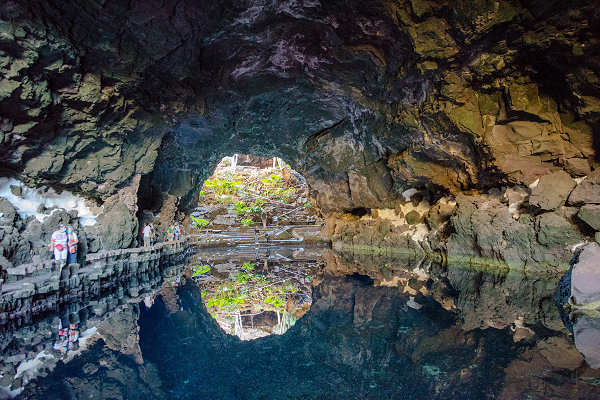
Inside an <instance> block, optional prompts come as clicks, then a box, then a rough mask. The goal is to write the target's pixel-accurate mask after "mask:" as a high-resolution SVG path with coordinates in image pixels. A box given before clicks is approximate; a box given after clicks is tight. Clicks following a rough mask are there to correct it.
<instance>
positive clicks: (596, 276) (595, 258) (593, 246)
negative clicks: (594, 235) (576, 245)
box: [571, 243, 600, 305]
mask: <svg viewBox="0 0 600 400" xmlns="http://www.w3.org/2000/svg"><path fill="white" fill-rule="evenodd" d="M571 297H572V298H573V301H574V302H575V304H577V305H581V304H588V303H593V302H597V301H600V245H599V244H598V243H588V244H586V245H585V246H584V247H583V248H582V249H581V250H580V252H579V254H578V257H576V259H575V263H574V264H573V270H572V272H571Z"/></svg>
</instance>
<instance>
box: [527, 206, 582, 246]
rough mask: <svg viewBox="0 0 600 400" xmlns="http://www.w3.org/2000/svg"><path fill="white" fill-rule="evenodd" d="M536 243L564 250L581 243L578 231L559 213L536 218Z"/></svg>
mask: <svg viewBox="0 0 600 400" xmlns="http://www.w3.org/2000/svg"><path fill="white" fill-rule="evenodd" d="M537 231H538V242H539V243H540V244H542V245H544V246H547V247H559V248H566V247H568V246H573V245H574V244H577V243H579V242H582V241H583V237H582V236H581V233H579V230H577V228H576V227H575V225H573V224H572V223H571V222H569V220H568V219H566V218H565V217H564V216H563V215H561V214H560V213H559V212H551V213H545V214H542V215H540V216H538V217H537Z"/></svg>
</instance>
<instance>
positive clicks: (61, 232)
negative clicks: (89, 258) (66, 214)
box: [50, 224, 67, 263]
mask: <svg viewBox="0 0 600 400" xmlns="http://www.w3.org/2000/svg"><path fill="white" fill-rule="evenodd" d="M50 251H54V259H55V260H57V261H61V262H62V263H66V262H67V228H66V227H65V226H64V225H63V224H60V225H59V226H58V230H56V231H54V232H53V233H52V238H51V239H50Z"/></svg>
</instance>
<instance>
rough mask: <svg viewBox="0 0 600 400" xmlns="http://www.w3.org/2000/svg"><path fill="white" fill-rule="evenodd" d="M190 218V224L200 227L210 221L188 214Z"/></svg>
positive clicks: (203, 226)
mask: <svg viewBox="0 0 600 400" xmlns="http://www.w3.org/2000/svg"><path fill="white" fill-rule="evenodd" d="M190 219H191V220H192V226H195V227H196V228H200V229H202V228H205V227H207V226H208V224H210V221H207V220H205V219H203V218H196V217H194V216H193V215H190Z"/></svg>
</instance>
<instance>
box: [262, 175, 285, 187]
mask: <svg viewBox="0 0 600 400" xmlns="http://www.w3.org/2000/svg"><path fill="white" fill-rule="evenodd" d="M282 180H283V177H282V176H280V175H275V174H271V175H269V177H268V178H262V179H261V180H260V181H261V182H262V183H263V185H265V186H267V187H277V186H281V184H282V182H281V181H282Z"/></svg>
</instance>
